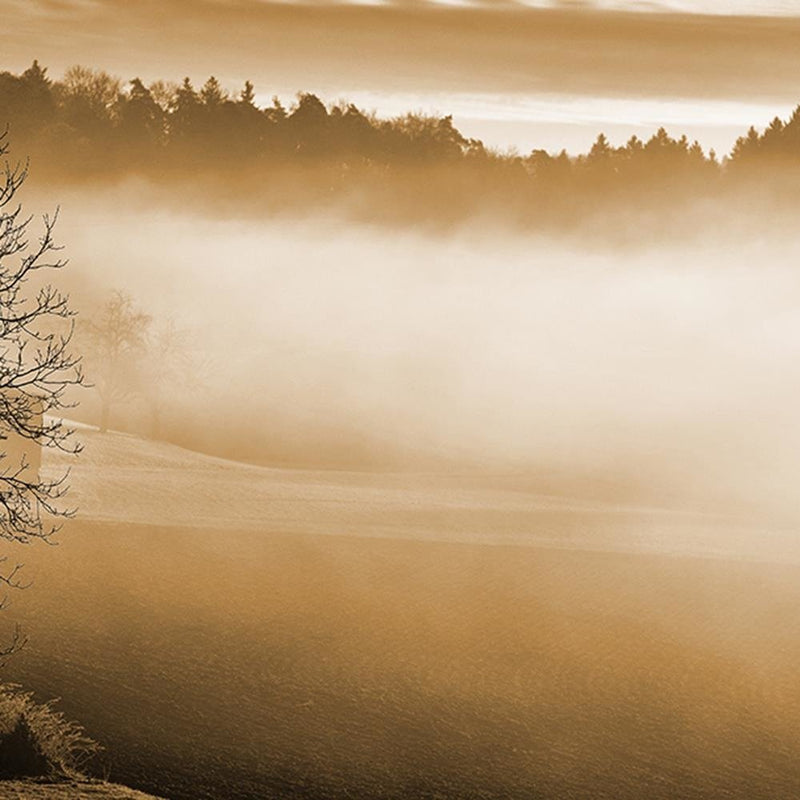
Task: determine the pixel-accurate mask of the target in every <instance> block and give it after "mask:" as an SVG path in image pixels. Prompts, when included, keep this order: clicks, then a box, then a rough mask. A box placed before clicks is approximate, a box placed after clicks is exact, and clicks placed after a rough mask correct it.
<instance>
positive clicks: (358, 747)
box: [5, 432, 800, 800]
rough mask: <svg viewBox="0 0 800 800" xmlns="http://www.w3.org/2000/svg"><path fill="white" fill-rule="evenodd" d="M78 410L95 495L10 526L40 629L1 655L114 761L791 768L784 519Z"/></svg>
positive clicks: (352, 767) (571, 789)
mask: <svg viewBox="0 0 800 800" xmlns="http://www.w3.org/2000/svg"><path fill="white" fill-rule="evenodd" d="M85 438H86V441H87V448H86V451H85V453H84V454H83V455H82V456H81V457H80V458H81V460H80V461H79V464H78V465H76V469H75V471H74V473H73V485H74V487H75V493H74V496H75V497H76V499H77V500H78V502H79V503H80V505H81V508H82V512H83V515H84V518H83V519H78V520H76V521H75V522H74V523H72V524H71V526H70V528H69V530H68V532H67V533H66V534H65V535H64V537H63V544H62V545H61V546H59V547H55V548H47V547H38V548H37V547H32V548H29V549H28V550H26V551H24V552H18V553H17V554H16V555H18V556H20V557H22V556H25V557H26V560H27V561H28V564H27V568H26V570H27V574H28V575H29V577H32V578H34V579H35V582H36V583H35V585H34V586H33V587H32V588H30V589H29V590H28V591H26V592H24V593H22V594H17V595H16V596H15V605H14V607H13V610H12V613H9V614H7V615H6V620H7V621H8V622H11V617H12V616H16V617H17V618H18V619H20V620H21V621H22V622H23V623H24V624H25V627H26V629H27V630H28V632H29V633H30V634H31V636H32V640H31V643H30V645H29V647H28V648H27V649H26V650H25V651H24V652H23V653H22V654H21V655H20V656H19V657H18V658H16V659H15V660H13V661H12V663H11V664H10V666H9V668H8V671H7V672H6V673H5V678H6V679H7V680H16V681H19V682H20V683H23V684H24V685H25V686H26V687H27V688H29V689H31V690H35V691H36V692H37V695H38V697H39V698H40V699H49V698H51V697H61V698H63V701H62V703H61V706H60V707H61V708H62V710H63V711H64V712H65V714H66V715H67V716H68V717H69V718H73V719H77V720H79V721H81V722H82V723H83V724H84V725H85V726H86V728H87V730H88V732H89V733H90V734H91V735H92V736H94V737H95V738H97V739H98V740H99V741H100V742H102V744H103V745H104V746H105V748H106V750H105V753H104V754H103V756H102V758H101V760H100V762H99V763H98V765H97V771H98V773H99V774H101V775H106V774H108V776H109V777H110V778H111V779H112V780H115V781H118V782H121V783H125V784H128V785H130V786H132V787H135V788H137V789H141V790H145V791H149V792H152V793H153V794H157V795H161V796H164V797H167V798H175V799H178V798H180V799H183V798H185V800H202V799H203V798H207V799H208V800H212V798H213V800H224V798H242V800H244V799H246V798H253V799H254V798H270V797H281V798H309V800H311V799H312V798H313V800H325V799H326V798H330V800H339V798H342V799H343V798H376V799H377V800H390V799H391V800H400V799H401V798H409V800H411V798H413V799H414V800H423V799H424V798H430V800H433V798H440V799H441V798H458V799H459V800H462V799H463V798H504V799H505V800H516V799H517V798H519V800H532V799H533V798H553V800H556V799H557V800H562V798H585V799H586V800H598V799H599V798H609V800H611V799H612V798H613V800H641V798H648V800H661V799H662V798H663V800H666V799H667V798H670V799H672V798H676V797H680V798H688V799H690V800H691V799H692V798H697V799H698V800H699V799H700V798H703V800H705V798H741V799H742V800H745V798H746V799H747V800H753V799H754V798H791V797H798V796H800V682H798V680H797V664H798V663H800V566H797V565H796V559H794V558H793V557H792V536H791V532H790V531H789V532H787V531H785V530H784V531H783V532H782V533H781V535H780V536H778V537H774V536H773V537H769V536H768V535H767V534H766V533H764V534H759V533H757V532H750V533H748V532H747V531H746V530H745V529H744V528H738V529H734V527H733V526H731V527H730V528H727V527H726V526H725V524H723V522H721V520H720V519H712V518H706V519H705V521H703V519H702V518H701V517H697V516H696V517H692V516H690V515H689V516H687V515H680V514H672V513H671V512H665V511H662V512H658V511H656V510H653V509H650V510H647V509H644V510H641V511H636V510H631V509H628V510H625V509H623V508H616V507H612V506H605V507H603V506H600V505H597V506H595V507H592V506H590V505H583V506H581V505H579V504H574V503H573V504H570V503H567V502H560V501H558V500H557V498H553V497H550V498H548V497H541V496H538V497H537V496H533V495H529V494H526V493H525V492H524V491H522V490H521V489H512V488H510V487H509V486H506V485H505V484H503V486H501V487H500V488H498V487H497V485H496V483H497V482H496V481H494V482H492V481H489V482H488V483H489V484H492V485H490V486H489V487H488V488H486V487H484V486H482V484H481V481H480V479H478V478H476V477H475V476H473V477H472V478H470V479H469V480H467V479H465V478H463V477H462V478H459V479H456V478H442V477H441V476H440V477H436V476H427V477H426V476H397V475H395V476H391V475H388V476H387V475H384V476H380V475H378V476H375V475H373V476H370V475H357V474H355V473H343V474H339V475H337V474H335V473H330V474H326V473H310V472H292V471H289V470H286V471H281V470H260V469H258V468H250V467H244V466H242V465H235V464H232V463H228V462H221V461H219V460H214V459H208V458H204V457H199V456H196V455H194V454H191V453H188V452H187V451H180V450H178V449H177V448H169V447H167V446H160V445H155V444H149V443H146V442H142V441H141V440H135V439H132V438H125V437H119V436H114V435H109V436H107V437H98V436H97V435H90V434H89V433H88V432H87V434H86V437H85ZM455 484H459V485H460V488H458V487H456V485H455ZM237 492H238V494H237ZM100 516H105V519H99V518H98V517H100ZM92 517H94V518H92ZM159 518H161V519H162V520H163V522H162V523H161V524H158V523H157V522H156V520H157V519H159ZM181 519H185V521H186V524H184V525H181V524H178V523H179V521H180V520H181ZM258 520H262V522H261V524H256V523H257V522H258ZM204 521H205V524H204ZM701 523H702V524H701ZM483 532H485V537H483V540H484V541H486V542H493V543H492V544H480V543H478V542H479V540H480V539H481V538H482V536H481V534H482V533H483ZM354 534H358V535H354ZM728 534H729V535H728ZM404 535H406V536H407V537H409V538H401V537H402V536H404ZM459 536H461V537H462V539H466V540H462V541H459V540H458V539H459ZM703 536H705V539H703ZM414 537H416V538H414ZM526 537H527V538H526ZM760 537H763V538H760ZM437 538H440V539H441V540H439V541H437ZM526 541H527V544H525V542H526ZM559 548H563V549H559ZM726 548H727V551H728V552H727V555H726ZM781 553H783V555H781ZM781 560H783V563H781ZM793 562H794V563H793Z"/></svg>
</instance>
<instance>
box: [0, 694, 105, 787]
mask: <svg viewBox="0 0 800 800" xmlns="http://www.w3.org/2000/svg"><path fill="white" fill-rule="evenodd" d="M54 704H55V701H51V702H49V703H36V702H34V700H33V696H32V695H31V694H30V693H27V692H23V691H22V690H21V689H20V687H19V686H16V685H13V684H12V685H0V778H22V777H26V778H74V777H78V776H80V774H81V772H80V770H81V767H83V766H84V765H85V764H86V762H87V761H88V760H89V759H90V758H91V757H92V756H93V755H94V754H95V753H96V752H97V751H98V750H99V749H100V747H99V745H98V744H97V743H96V742H94V741H93V740H92V739H90V738H89V737H88V736H87V735H86V733H85V731H84V730H83V728H82V727H81V726H80V725H77V724H76V723H74V722H69V721H67V720H66V719H64V716H63V714H61V713H60V712H58V711H55V710H54Z"/></svg>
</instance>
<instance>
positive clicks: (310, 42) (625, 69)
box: [0, 0, 800, 153]
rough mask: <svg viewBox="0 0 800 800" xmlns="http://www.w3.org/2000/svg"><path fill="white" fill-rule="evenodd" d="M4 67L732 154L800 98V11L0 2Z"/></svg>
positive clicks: (599, 3) (679, 6)
mask: <svg viewBox="0 0 800 800" xmlns="http://www.w3.org/2000/svg"><path fill="white" fill-rule="evenodd" d="M0 3H1V4H2V7H3V29H4V33H3V34H2V40H1V41H0V44H1V45H2V46H1V47H0V53H1V54H2V55H0V68H3V69H10V70H12V71H19V70H21V69H24V68H25V67H26V66H27V65H28V64H30V62H31V61H32V60H33V58H38V59H39V61H40V62H41V63H42V64H44V65H46V66H48V67H49V69H50V74H51V75H52V76H54V77H58V76H60V75H61V74H62V73H63V71H64V70H65V69H66V68H67V67H69V66H71V65H73V64H76V63H80V64H83V65H86V66H93V67H96V68H101V69H105V70H107V71H109V72H111V73H113V74H116V75H119V76H120V77H122V78H124V79H126V80H128V79H130V78H133V77H136V76H138V77H141V78H143V79H144V80H146V81H147V80H155V79H160V78H161V79H168V80H180V79H182V78H183V77H184V76H189V77H191V78H192V80H193V81H195V83H197V84H201V83H202V82H203V81H204V80H205V79H206V78H207V77H208V76H209V75H211V74H213V75H215V76H216V77H217V78H218V79H219V80H220V81H221V82H222V84H223V85H224V86H225V87H227V88H229V89H230V90H231V91H235V90H238V88H239V87H241V85H242V84H243V83H244V81H245V80H247V79H249V80H252V81H253V82H254V83H255V85H256V91H257V93H258V97H259V99H261V100H262V101H264V102H266V101H268V100H269V99H270V98H271V97H272V96H273V95H278V96H280V97H281V98H282V99H284V100H286V101H287V102H289V101H291V99H292V97H293V96H294V95H295V93H296V92H298V91H313V92H315V93H317V94H319V95H320V96H321V97H322V98H323V99H324V100H326V101H329V102H333V101H335V100H338V99H350V100H353V101H354V102H356V103H357V104H358V105H360V106H362V107H364V108H366V109H368V110H375V111H377V112H378V113H379V114H382V115H393V114H397V113H402V112H404V111H407V110H413V111H430V112H437V113H442V114H446V113H452V114H453V116H454V120H455V122H456V124H457V125H458V126H459V127H460V128H461V130H462V131H463V132H464V133H466V134H467V135H470V136H476V137H478V138H482V139H483V140H484V141H485V142H486V143H487V144H490V145H492V146H495V147H497V148H499V149H505V148H516V149H517V150H519V151H521V152H528V151H529V150H531V149H533V148H536V147H541V148H544V149H547V150H559V149H561V147H566V148H567V149H568V150H570V151H572V152H575V151H579V150H581V149H585V148H586V147H588V146H589V145H590V144H591V141H592V140H593V139H594V138H595V137H596V135H597V133H598V132H599V131H600V130H602V131H604V132H605V133H606V134H607V135H608V136H609V138H610V139H611V140H612V141H624V140H625V139H627V138H628V137H629V136H630V135H632V134H633V133H636V134H637V135H639V136H640V137H643V136H644V137H646V136H647V135H649V134H650V133H652V132H653V131H654V130H655V129H656V128H657V127H658V126H659V125H662V124H663V125H665V126H666V127H667V128H668V130H669V131H670V132H671V133H674V134H676V135H677V134H680V133H684V132H685V133H687V135H689V136H690V138H697V139H699V140H700V142H701V143H702V144H704V145H705V146H706V148H708V147H714V148H715V149H717V150H718V151H719V152H721V153H722V152H726V151H727V150H728V149H729V148H730V146H731V145H732V143H733V141H734V140H735V138H736V136H738V135H740V134H741V133H744V132H745V131H746V129H747V127H748V126H749V125H750V124H755V125H756V126H760V127H761V126H765V125H767V124H768V123H769V121H770V120H771V119H772V118H773V117H775V116H776V115H779V116H784V117H785V116H787V115H788V114H789V113H790V112H791V110H792V109H793V108H794V106H795V105H796V104H797V103H798V102H800V88H798V82H797V76H798V75H800V47H798V46H797V43H798V42H799V41H800V0H796V1H795V2H788V0H783V2H781V1H780V0H731V2H714V1H713V0H664V1H663V2H656V1H655V0H654V1H653V2H631V0H595V2H580V1H579V0H573V1H571V2H568V1H567V0H562V1H561V2H557V0H336V1H335V2H327V1H326V0H303V1H302V2H295V1H293V0H277V1H276V2H263V0H229V1H227V2H224V1H223V0H158V1H156V0H137V2H135V3H133V2H128V0H0Z"/></svg>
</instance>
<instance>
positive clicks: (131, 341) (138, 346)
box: [85, 291, 150, 432]
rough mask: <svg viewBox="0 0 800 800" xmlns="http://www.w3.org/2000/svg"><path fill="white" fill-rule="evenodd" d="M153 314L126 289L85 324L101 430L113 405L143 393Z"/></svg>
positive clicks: (113, 295) (106, 426) (112, 298)
mask: <svg viewBox="0 0 800 800" xmlns="http://www.w3.org/2000/svg"><path fill="white" fill-rule="evenodd" d="M149 327H150V317H149V316H148V315H147V314H145V313H143V312H142V311H140V310H139V309H137V308H136V307H135V306H134V304H133V300H132V299H131V298H130V297H129V296H128V295H127V294H125V293H123V292H119V291H115V292H113V293H112V295H111V297H110V298H109V299H108V301H107V302H106V303H105V305H103V307H102V308H101V309H100V311H99V313H98V314H96V315H95V317H94V318H93V319H92V320H90V321H89V322H88V323H87V324H86V326H85V332H86V336H87V342H86V351H87V356H88V358H89V362H90V377H91V380H92V382H93V384H94V386H95V389H96V390H97V393H98V394H99V395H100V403H101V410H100V430H101V431H103V432H105V431H106V430H108V424H109V421H110V419H111V410H112V408H113V407H114V406H115V405H117V404H119V403H122V402H125V401H127V400H130V399H131V397H133V396H134V395H136V394H138V393H140V391H141V384H142V381H143V375H142V361H143V359H144V357H145V355H146V352H147V336H148V329H149Z"/></svg>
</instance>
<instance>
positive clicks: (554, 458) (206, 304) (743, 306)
mask: <svg viewBox="0 0 800 800" xmlns="http://www.w3.org/2000/svg"><path fill="white" fill-rule="evenodd" d="M121 198H122V200H124V197H122V196H115V195H109V196H94V197H87V196H82V195H78V194H76V195H73V196H70V197H69V198H65V199H64V207H63V211H62V218H61V220H60V224H59V228H60V237H61V239H62V240H63V241H64V242H65V243H66V244H67V245H68V251H67V252H68V255H69V257H70V258H71V262H72V263H71V266H70V272H71V276H70V280H71V281H72V282H73V283H75V284H76V290H75V291H76V301H77V305H78V306H79V307H82V308H83V309H84V313H86V314H90V313H91V310H92V308H94V307H95V306H96V304H97V303H98V302H100V301H101V300H102V298H103V296H104V293H105V292H107V291H109V290H111V289H121V290H124V291H126V292H129V293H130V294H131V295H132V296H133V297H134V299H135V300H136V302H137V304H138V305H140V306H141V307H142V308H143V309H145V310H146V311H148V312H149V313H151V314H152V315H153V316H154V317H156V318H157V319H164V318H167V317H170V318H174V319H175V320H176V322H177V323H178V324H179V325H180V326H182V327H184V328H187V329H190V330H191V331H192V332H193V342H194V348H195V349H196V351H198V352H199V353H201V354H202V356H203V358H202V361H203V362H204V364H205V366H204V368H203V375H202V387H201V388H199V389H192V390H185V389H182V388H181V387H180V386H175V387H174V390H173V391H172V392H171V401H170V403H171V406H170V415H171V416H170V425H169V430H170V435H171V437H172V438H173V439H175V440H177V441H180V442H181V443H184V444H189V445H194V446H197V447H199V448H202V449H206V450H212V451H215V452H218V453H221V454H224V455H227V456H232V457H238V458H246V459H253V460H258V461H261V462H266V463H282V464H296V465H303V466H307V465H315V466H316V465H334V466H342V465H345V466H349V467H352V466H357V467H365V468H376V467H380V468H394V467H397V466H406V467H407V466H409V465H415V466H419V465H421V464H426V465H428V466H430V465H431V464H447V465H449V467H451V468H452V467H453V466H454V465H457V466H459V467H462V468H467V467H469V468H470V469H475V468H478V469H487V470H500V469H505V470H508V469H513V470H520V471H522V472H524V471H526V470H530V471H531V472H532V474H534V473H535V474H537V475H542V474H551V475H552V474H558V475H563V476H569V475H572V476H573V477H577V476H587V475H588V476H590V477H589V485H591V482H592V477H591V476H595V477H596V478H601V477H602V478H603V479H607V480H609V481H610V482H612V483H613V482H615V481H616V482H617V483H618V484H619V485H624V486H627V487H628V489H629V490H630V491H631V492H632V493H633V494H634V495H636V494H637V493H640V494H641V496H642V498H648V499H654V500H661V501H664V502H667V501H669V502H682V503H683V502H688V503H690V504H694V505H695V506H697V505H698V504H699V505H703V504H704V503H709V504H712V505H713V504H714V503H718V502H720V501H724V502H726V503H730V502H734V503H737V504H739V503H741V504H743V505H749V504H751V502H755V503H756V504H757V505H759V506H764V507H769V508H770V509H772V510H779V511H780V512H781V513H787V512H789V513H792V514H793V513H794V511H795V510H796V509H795V502H794V499H793V495H794V494H795V493H794V489H793V486H794V481H793V479H794V475H795V459H796V456H795V453H796V451H797V447H798V445H799V444H800V425H798V420H797V414H796V397H797V390H798V387H799V385H800V367H799V366H798V358H797V356H798V354H799V353H800V319H798V318H797V315H796V312H795V307H796V304H797V301H798V296H800V276H798V274H797V271H796V264H797V256H798V249H800V248H799V247H798V245H797V244H796V243H793V242H791V241H789V240H788V239H787V240H785V241H771V242H765V241H763V240H759V239H758V238H756V237H753V238H752V240H747V241H742V240H741V238H739V239H738V240H736V241H734V240H730V241H729V243H727V244H726V243H725V239H724V237H722V236H720V237H717V239H716V240H714V241H707V242H702V243H696V242H695V243H693V244H681V243H675V244H674V245H672V246H668V247H665V246H664V245H663V244H661V245H659V246H658V247H657V248H653V249H652V250H649V249H647V248H642V249H639V250H638V251H636V252H631V251H615V250H613V249H611V248H609V247H604V248H603V249H600V248H594V249H591V248H589V247H588V246H587V245H576V244H574V243H570V242H569V241H566V240H562V241H553V240H547V239H544V238H535V237H521V236H520V237H513V236H511V235H509V234H502V235H501V234H491V233H481V232H480V230H479V226H473V228H472V229H465V230H463V231H462V232H461V233H458V234H454V235H452V236H448V237H446V238H445V237H436V236H433V235H424V234H421V233H414V232H413V231H412V232H406V233H398V232H397V231H392V232H386V231H381V230H377V229H371V228H368V227H356V226H347V225H344V224H342V223H340V222H334V221H331V220H325V219H314V220H307V221H289V220H286V219H272V220H270V219H264V220H263V221H260V222H253V221H247V222H245V221H238V220H217V221H215V220H210V219H207V218H201V217H199V216H194V215H193V214H192V213H191V209H190V207H187V211H186V213H174V212H167V211H164V210H160V209H157V208H154V209H153V210H151V211H146V210H143V209H144V208H145V207H146V206H144V205H139V206H137V210H125V208H126V207H125V206H124V205H122V204H121V203H122V200H121ZM65 276H66V273H65ZM90 406H91V403H88V404H87V408H89V407H90ZM87 413H88V412H87ZM119 415H120V419H119V423H120V424H121V425H122V424H123V423H124V421H125V419H127V418H129V417H131V415H135V411H134V410H132V409H131V408H128V409H120V411H119Z"/></svg>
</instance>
